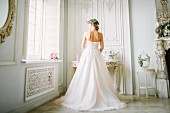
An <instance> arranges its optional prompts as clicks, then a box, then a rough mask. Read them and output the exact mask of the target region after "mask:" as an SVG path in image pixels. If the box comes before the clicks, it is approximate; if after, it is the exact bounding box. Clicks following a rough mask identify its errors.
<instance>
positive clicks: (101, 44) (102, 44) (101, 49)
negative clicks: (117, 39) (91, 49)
mask: <svg viewBox="0 0 170 113" xmlns="http://www.w3.org/2000/svg"><path fill="white" fill-rule="evenodd" d="M103 49H104V41H103V34H101V40H100V52H102V51H103Z"/></svg>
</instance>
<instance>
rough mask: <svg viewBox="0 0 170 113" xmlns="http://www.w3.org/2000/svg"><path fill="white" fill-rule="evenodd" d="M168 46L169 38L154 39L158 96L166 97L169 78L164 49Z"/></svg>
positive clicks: (169, 45) (169, 44)
mask: <svg viewBox="0 0 170 113" xmlns="http://www.w3.org/2000/svg"><path fill="white" fill-rule="evenodd" d="M169 48H170V38H169V39H155V54H156V62H157V91H158V95H159V96H160V97H165V98H168V95H169V80H168V73H167V66H166V60H165V55H166V50H168V49H169Z"/></svg>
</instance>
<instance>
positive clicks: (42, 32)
mask: <svg viewBox="0 0 170 113" xmlns="http://www.w3.org/2000/svg"><path fill="white" fill-rule="evenodd" d="M26 6H27V7H26V13H25V14H26V21H25V23H26V32H25V34H26V35H25V36H26V43H25V57H26V59H27V60H46V59H50V54H51V53H52V52H56V53H57V54H58V55H59V31H60V29H59V27H60V24H59V23H60V0H27V2H26Z"/></svg>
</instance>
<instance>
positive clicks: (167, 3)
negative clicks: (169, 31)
mask: <svg viewBox="0 0 170 113" xmlns="http://www.w3.org/2000/svg"><path fill="white" fill-rule="evenodd" d="M155 5H156V17H157V22H158V23H161V24H162V23H166V22H168V21H170V0H155Z"/></svg>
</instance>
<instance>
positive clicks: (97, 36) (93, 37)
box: [86, 31, 103, 42]
mask: <svg viewBox="0 0 170 113" xmlns="http://www.w3.org/2000/svg"><path fill="white" fill-rule="evenodd" d="M102 37H103V36H102V33H100V32H98V31H89V32H87V33H86V39H87V40H89V41H91V42H100V41H101V39H102Z"/></svg>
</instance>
